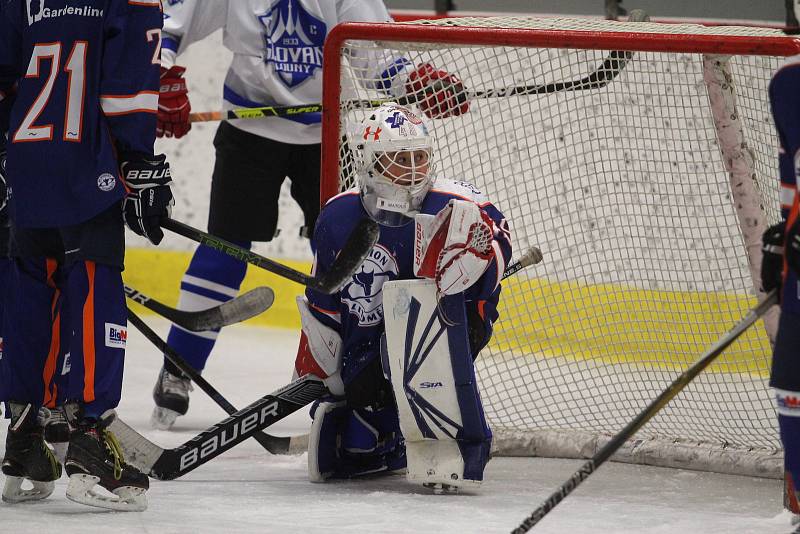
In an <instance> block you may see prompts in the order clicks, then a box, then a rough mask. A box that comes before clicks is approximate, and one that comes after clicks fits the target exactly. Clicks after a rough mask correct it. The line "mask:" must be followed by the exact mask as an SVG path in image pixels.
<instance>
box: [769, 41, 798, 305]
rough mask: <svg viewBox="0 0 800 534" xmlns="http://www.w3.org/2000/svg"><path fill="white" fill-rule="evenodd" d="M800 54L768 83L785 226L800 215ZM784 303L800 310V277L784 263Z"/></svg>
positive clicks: (789, 226) (782, 301)
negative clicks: (799, 185)
mask: <svg viewBox="0 0 800 534" xmlns="http://www.w3.org/2000/svg"><path fill="white" fill-rule="evenodd" d="M798 95H800V55H798V56H793V57H790V58H788V59H787V61H786V63H785V64H784V65H783V67H781V68H780V69H778V70H777V71H776V72H775V74H774V75H773V77H772V81H771V82H770V85H769V96H770V102H771V104H772V115H773V117H774V119H775V127H776V129H777V131H778V138H779V142H780V148H779V152H778V164H779V168H780V179H781V191H780V203H781V215H782V216H783V219H784V220H785V221H786V228H787V229H788V228H791V226H792V225H793V224H795V222H797V219H798V217H800V197H799V196H798V194H797V172H798V166H800V96H798ZM782 291H783V293H782V295H781V297H782V298H781V304H782V307H783V310H784V311H790V312H792V313H800V280H798V274H797V273H795V272H793V271H792V270H791V269H788V268H786V267H784V283H783V290H782Z"/></svg>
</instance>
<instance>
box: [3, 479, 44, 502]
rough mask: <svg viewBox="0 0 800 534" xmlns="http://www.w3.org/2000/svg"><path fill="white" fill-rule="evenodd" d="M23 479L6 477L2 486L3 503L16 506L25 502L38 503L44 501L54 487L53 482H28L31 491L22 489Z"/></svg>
mask: <svg viewBox="0 0 800 534" xmlns="http://www.w3.org/2000/svg"><path fill="white" fill-rule="evenodd" d="M25 480H26V479H25V478H24V477H14V476H8V475H6V483H5V485H4V486H3V502H7V503H11V504H17V503H21V502H26V501H39V500H41V499H46V498H47V497H49V496H50V494H51V493H53V490H54V489H55V487H56V483H55V482H37V481H36V480H29V481H28V482H30V483H31V485H32V486H33V487H32V488H31V489H22V483H23V482H25Z"/></svg>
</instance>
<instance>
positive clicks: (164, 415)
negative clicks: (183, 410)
mask: <svg viewBox="0 0 800 534" xmlns="http://www.w3.org/2000/svg"><path fill="white" fill-rule="evenodd" d="M179 415H180V414H179V413H178V412H176V411H175V410H170V409H169V408H161V407H160V406H156V407H155V408H153V414H152V415H151V416H150V426H152V427H153V428H154V429H156V430H169V429H170V428H172V425H174V424H175V420H176V419H177V418H178V416H179Z"/></svg>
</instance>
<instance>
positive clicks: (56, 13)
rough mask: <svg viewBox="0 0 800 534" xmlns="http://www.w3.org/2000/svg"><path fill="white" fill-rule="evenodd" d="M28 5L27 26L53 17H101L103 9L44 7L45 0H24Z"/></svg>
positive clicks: (86, 6)
mask: <svg viewBox="0 0 800 534" xmlns="http://www.w3.org/2000/svg"><path fill="white" fill-rule="evenodd" d="M25 2H26V4H27V7H28V26H32V25H33V24H34V23H36V22H39V21H41V20H42V19H54V18H59V17H68V16H75V17H96V18H97V17H99V18H102V17H103V10H102V9H100V8H96V7H92V6H88V5H84V6H64V7H57V8H52V9H51V8H48V7H45V5H44V2H45V0H25Z"/></svg>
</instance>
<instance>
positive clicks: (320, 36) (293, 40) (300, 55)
mask: <svg viewBox="0 0 800 534" xmlns="http://www.w3.org/2000/svg"><path fill="white" fill-rule="evenodd" d="M257 16H258V20H259V21H260V22H261V24H262V25H263V26H264V28H265V33H264V44H265V46H266V55H265V56H264V62H265V63H266V64H267V65H272V66H273V68H274V69H275V73H276V74H277V75H278V78H279V79H280V80H281V81H282V82H283V83H284V84H286V86H287V87H289V88H293V87H296V86H298V85H300V84H301V83H303V82H304V81H306V80H307V79H309V78H311V77H312V76H314V73H316V71H317V69H321V68H322V45H323V43H324V41H325V35H326V34H327V33H328V27H327V26H326V25H325V23H324V22H322V21H321V20H320V19H318V18H317V17H315V16H314V15H312V14H311V13H309V12H308V11H306V9H305V8H304V7H303V5H302V4H301V3H300V2H298V1H297V0H278V1H277V2H276V3H275V4H273V6H272V8H270V9H269V10H268V11H267V12H266V13H264V14H262V15H257Z"/></svg>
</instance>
